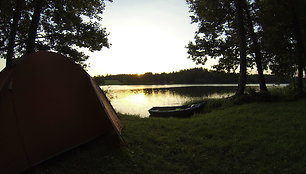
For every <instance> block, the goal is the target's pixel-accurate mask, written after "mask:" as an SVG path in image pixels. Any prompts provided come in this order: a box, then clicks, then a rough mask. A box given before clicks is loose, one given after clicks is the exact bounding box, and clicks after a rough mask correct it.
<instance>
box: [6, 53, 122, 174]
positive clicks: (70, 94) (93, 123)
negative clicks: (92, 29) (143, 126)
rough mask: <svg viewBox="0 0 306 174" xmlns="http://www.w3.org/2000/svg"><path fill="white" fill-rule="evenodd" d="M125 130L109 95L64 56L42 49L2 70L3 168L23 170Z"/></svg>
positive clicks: (14, 171) (7, 172)
mask: <svg viewBox="0 0 306 174" xmlns="http://www.w3.org/2000/svg"><path fill="white" fill-rule="evenodd" d="M121 129H122V125H121V121H120V119H119V118H118V116H117V114H116V112H115V111H114V109H113V107H112V106H111V104H110V103H109V101H108V99H107V98H106V96H105V94H104V93H103V92H102V91H101V89H100V88H99V87H98V86H97V85H96V84H95V82H94V81H93V80H92V78H91V77H90V76H89V75H88V74H87V73H86V72H85V71H84V70H83V69H82V68H81V67H80V66H79V65H77V64H75V63H74V62H72V61H71V60H69V59H68V58H67V57H65V56H63V55H60V54H57V53H52V52H47V51H39V52H37V53H34V54H30V55H28V56H25V57H24V58H23V60H22V61H21V62H20V63H19V64H17V65H15V66H13V67H11V68H5V69H4V70H3V71H2V72H1V73H0V139H1V140H0V173H6V174H9V173H20V172H22V171H24V170H25V169H27V168H29V167H31V166H33V165H35V164H38V163H40V162H42V161H44V160H46V159H48V158H51V157H52V156H54V155H57V154H59V153H61V152H64V151H67V150H69V149H71V148H73V147H76V146H77V145H80V144H84V143H86V142H88V141H90V140H92V139H94V138H96V137H98V136H102V135H107V134H113V133H115V135H119V136H120V133H121Z"/></svg>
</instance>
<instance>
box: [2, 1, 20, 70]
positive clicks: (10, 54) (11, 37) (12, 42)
mask: <svg viewBox="0 0 306 174" xmlns="http://www.w3.org/2000/svg"><path fill="white" fill-rule="evenodd" d="M22 6H23V0H16V3H15V10H14V15H13V22H12V25H11V27H10V29H11V31H10V35H9V38H8V49H7V55H6V66H7V67H10V66H12V61H13V55H14V47H15V40H16V34H17V27H18V23H19V20H20V17H21V10H22Z"/></svg>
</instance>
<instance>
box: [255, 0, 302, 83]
mask: <svg viewBox="0 0 306 174" xmlns="http://www.w3.org/2000/svg"><path fill="white" fill-rule="evenodd" d="M259 5H260V7H261V12H262V13H261V15H260V23H261V26H262V28H263V33H262V34H263V37H262V44H263V48H264V49H265V52H266V53H267V54H268V55H269V58H270V60H269V61H270V66H269V67H270V69H271V70H272V72H273V73H274V74H276V75H278V76H280V77H287V78H288V77H292V76H293V75H294V74H295V72H296V70H297V57H298V52H297V38H296V31H295V23H294V14H293V9H294V11H295V13H296V14H297V17H298V19H297V20H298V23H299V24H300V29H301V30H302V32H303V36H302V37H303V38H301V39H302V40H303V42H305V41H306V33H305V31H306V12H305V9H304V8H303V7H305V6H306V2H305V1H304V0H293V1H287V0H281V1H279V0H269V1H260V2H259ZM304 50H306V47H305V48H304ZM304 61H306V60H304Z"/></svg>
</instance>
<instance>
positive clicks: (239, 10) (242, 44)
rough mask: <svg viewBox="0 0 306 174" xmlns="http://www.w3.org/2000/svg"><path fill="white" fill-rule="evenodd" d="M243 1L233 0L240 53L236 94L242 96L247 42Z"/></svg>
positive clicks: (244, 83) (244, 81)
mask: <svg viewBox="0 0 306 174" xmlns="http://www.w3.org/2000/svg"><path fill="white" fill-rule="evenodd" d="M242 1H243V0H235V1H234V4H235V8H236V20H237V30H238V40H239V53H240V71H239V72H240V73H239V82H238V89H237V92H236V94H237V95H242V94H243V93H244V90H245V86H246V75H247V74H246V73H247V72H246V70H247V59H246V56H247V55H246V50H247V43H246V42H247V41H246V31H245V28H244V26H245V23H244V17H243V2H242Z"/></svg>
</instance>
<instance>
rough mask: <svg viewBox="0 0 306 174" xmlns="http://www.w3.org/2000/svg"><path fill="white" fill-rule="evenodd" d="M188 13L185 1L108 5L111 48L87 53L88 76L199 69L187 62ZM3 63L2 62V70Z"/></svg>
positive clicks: (134, 1)
mask: <svg viewBox="0 0 306 174" xmlns="http://www.w3.org/2000/svg"><path fill="white" fill-rule="evenodd" d="M188 11H189V8H188V5H187V4H186V2H185V0H153V1H152V0H129V1H127V0H114V2H112V3H109V2H107V3H106V9H105V11H104V14H103V27H106V28H107V32H109V33H110V35H109V42H110V43H111V44H112V46H111V47H110V49H107V48H103V49H102V50H101V51H97V52H94V53H90V52H89V53H88V54H89V55H90V58H89V60H88V61H87V63H88V64H89V66H90V67H89V68H88V72H89V74H90V75H92V76H95V75H104V74H142V73H145V72H153V73H160V72H173V71H178V70H181V69H186V68H193V67H198V66H197V65H196V64H195V63H194V62H193V61H192V60H190V59H187V57H188V54H187V49H186V48H185V46H186V45H187V44H188V42H189V41H192V40H193V37H194V32H195V31H196V29H197V25H196V24H191V23H190V22H191V20H190V17H189V16H190V15H191V14H190V13H189V12H188ZM4 63H5V61H4V60H3V59H1V60H0V69H2V67H3V65H4ZM213 63H214V61H212V62H209V63H208V65H207V66H206V67H207V68H208V67H209V66H210V65H211V64H213Z"/></svg>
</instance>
